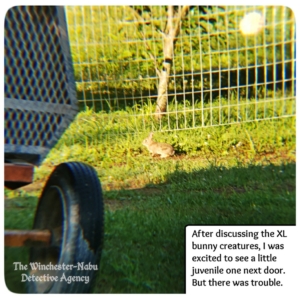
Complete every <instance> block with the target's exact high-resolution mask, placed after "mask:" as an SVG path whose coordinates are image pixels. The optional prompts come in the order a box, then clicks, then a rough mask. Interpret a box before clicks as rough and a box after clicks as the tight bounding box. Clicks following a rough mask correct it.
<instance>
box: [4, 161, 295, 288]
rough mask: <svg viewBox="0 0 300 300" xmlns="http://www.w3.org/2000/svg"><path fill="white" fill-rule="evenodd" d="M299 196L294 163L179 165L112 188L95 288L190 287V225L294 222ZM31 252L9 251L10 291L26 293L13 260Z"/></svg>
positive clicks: (108, 193) (7, 274)
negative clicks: (140, 184)
mask: <svg viewBox="0 0 300 300" xmlns="http://www.w3.org/2000/svg"><path fill="white" fill-rule="evenodd" d="M295 195H296V165H295V164H294V163H289V164H285V165H280V166H275V165H267V166H249V167H247V168H245V167H236V168H231V169H226V168H223V167H211V168H209V169H201V170H197V171H194V172H190V173H188V172H182V171H180V170H177V171H175V172H174V173H172V174H169V175H168V176H167V180H166V182H165V183H162V184H156V185H154V184H149V185H147V186H146V187H144V188H141V189H133V190H118V191H106V192H104V198H105V208H106V209H105V211H106V214H105V245H104V249H103V252H102V259H101V265H100V272H99V274H98V278H97V281H96V284H95V288H94V293H184V282H185V269H184V267H185V250H184V245H185V241H184V237H185V226H186V225H188V224H199V225H201V224H205V225H216V224H218V225H293V224H295V222H296V221H295V219H296V208H295V207H296V205H295V203H296V196H295ZM8 201H11V200H8ZM34 201H36V199H35V200H34ZM28 208H30V209H32V206H30V205H29V207H28ZM17 209H20V208H16V207H15V208H14V207H8V211H6V215H5V216H6V220H5V221H6V222H5V226H6V228H14V226H15V224H16V222H18V221H17V220H18V217H19V213H18V210H17ZM25 209H26V208H25ZM11 214H14V218H12V217H10V215H11ZM31 217H32V216H31ZM28 222H29V221H28V220H27V221H26V222H25V223H26V225H28ZM25 223H24V224H25ZM20 227H22V226H20V224H19V223H18V228H20ZM27 228H28V227H27ZM232 242H233V243H234V241H232ZM26 251H27V250H26V249H24V250H22V249H12V251H11V250H10V249H6V251H5V279H6V283H7V286H8V287H9V289H10V290H11V291H14V292H19V293H23V292H25V285H24V284H23V283H21V282H20V274H19V273H20V272H19V273H17V272H16V271H14V270H13V262H15V261H20V262H22V263H24V264H26V263H27V262H26V259H27V254H26V253H27V252H26Z"/></svg>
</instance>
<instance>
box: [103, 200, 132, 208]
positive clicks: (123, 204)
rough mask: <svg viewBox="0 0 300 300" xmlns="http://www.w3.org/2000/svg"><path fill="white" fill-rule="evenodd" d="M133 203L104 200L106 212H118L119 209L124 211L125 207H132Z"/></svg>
mask: <svg viewBox="0 0 300 300" xmlns="http://www.w3.org/2000/svg"><path fill="white" fill-rule="evenodd" d="M130 204H131V202H130V201H127V200H122V201H120V200H114V199H109V200H104V210H105V211H106V210H109V211H116V210H119V209H123V208H124V207H127V206H130Z"/></svg>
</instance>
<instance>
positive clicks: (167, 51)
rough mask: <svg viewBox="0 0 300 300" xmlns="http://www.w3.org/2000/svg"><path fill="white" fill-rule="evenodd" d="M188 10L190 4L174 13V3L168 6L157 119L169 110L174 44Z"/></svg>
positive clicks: (156, 111) (156, 112)
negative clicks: (169, 87) (169, 88)
mask: <svg viewBox="0 0 300 300" xmlns="http://www.w3.org/2000/svg"><path fill="white" fill-rule="evenodd" d="M188 10H189V6H183V7H179V8H178V12H177V14H174V7H173V6H172V5H169V6H168V21H167V26H166V30H165V32H164V33H162V34H163V38H164V62H163V68H162V70H161V71H160V72H159V85H158V95H157V101H156V110H155V115H156V118H157V119H161V118H162V116H163V115H164V114H165V113H166V111H167V104H168V85H169V78H170V72H171V65H172V61H173V55H174V46H175V43H176V38H177V36H178V34H179V32H180V26H181V20H182V19H183V18H184V17H185V16H186V14H187V12H188ZM173 21H174V23H173Z"/></svg>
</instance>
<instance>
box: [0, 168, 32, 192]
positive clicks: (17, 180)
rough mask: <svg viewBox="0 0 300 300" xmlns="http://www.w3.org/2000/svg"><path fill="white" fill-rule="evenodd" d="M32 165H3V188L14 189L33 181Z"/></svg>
mask: <svg viewBox="0 0 300 300" xmlns="http://www.w3.org/2000/svg"><path fill="white" fill-rule="evenodd" d="M33 168H34V166H33V165H29V164H11V163H10V164H9V163H5V165H4V182H5V186H6V187H8V188H10V189H16V188H19V187H21V186H24V185H26V184H30V183H32V181H33Z"/></svg>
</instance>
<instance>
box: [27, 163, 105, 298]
mask: <svg viewBox="0 0 300 300" xmlns="http://www.w3.org/2000/svg"><path fill="white" fill-rule="evenodd" d="M33 228H34V229H49V230H51V231H52V244H51V246H50V247H33V248H32V249H31V250H30V263H36V264H38V263H40V265H38V266H39V267H40V268H39V270H32V268H31V264H30V265H29V274H28V275H29V276H32V275H33V276H39V277H38V278H39V279H40V278H42V279H43V277H44V278H45V281H44V282H43V281H32V280H31V281H28V292H29V293H89V292H91V288H92V286H93V283H94V280H95V275H96V273H97V270H98V269H99V262H100V256H101V250H102V246H103V235H104V209H103V196H102V189H101V184H100V181H99V179H98V177H97V174H96V171H95V170H94V168H92V167H91V166H89V165H87V164H84V163H80V162H68V163H62V164H60V165H58V166H57V167H56V168H55V170H54V171H53V172H52V174H51V175H50V177H49V179H48V181H47V183H46V185H45V187H44V189H43V192H42V194H41V197H40V199H39V203H38V206H37V210H36V215H35V220H34V226H33ZM82 263H83V264H84V265H82ZM44 265H47V266H49V268H50V270H49V269H48V270H41V269H42V268H43V266H44ZM51 266H58V267H59V266H60V268H61V269H60V270H59V269H58V270H51V269H53V267H51ZM72 266H73V267H72ZM74 266H75V267H77V268H75V267H74ZM78 266H80V267H81V266H84V268H85V269H84V270H81V269H79V268H78ZM66 268H69V270H67V269H66ZM70 268H72V269H70ZM47 274H48V275H47ZM40 276H42V277H40ZM47 276H48V277H47ZM49 276H53V277H52V279H51V278H50V277H49ZM85 276H87V277H88V279H87V277H85ZM31 278H33V277H31ZM35 278H37V277H35ZM54 278H57V280H58V281H54ZM68 278H69V279H70V278H71V279H72V280H83V281H72V282H71V283H68V282H67V279H68ZM85 280H86V281H87V280H88V283H86V281H85Z"/></svg>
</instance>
